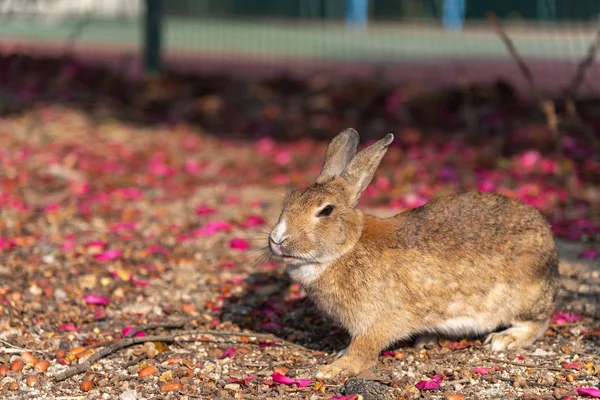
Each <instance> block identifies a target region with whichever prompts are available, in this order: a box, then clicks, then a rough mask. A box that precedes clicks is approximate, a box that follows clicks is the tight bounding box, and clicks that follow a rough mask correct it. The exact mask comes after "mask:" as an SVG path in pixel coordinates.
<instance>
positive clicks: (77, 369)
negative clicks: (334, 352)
mask: <svg viewBox="0 0 600 400" xmlns="http://www.w3.org/2000/svg"><path fill="white" fill-rule="evenodd" d="M176 324H177V325H176ZM180 324H182V323H181V322H165V323H157V324H148V325H143V326H140V327H138V328H144V327H145V329H150V328H149V327H150V326H152V327H172V326H175V327H180V326H182V325H180ZM134 330H135V328H134ZM134 330H132V331H131V332H133V331H134ZM139 330H142V329H139ZM139 330H138V332H139ZM131 332H129V333H131ZM190 333H193V334H195V335H213V336H230V337H231V336H238V337H240V336H248V337H254V338H257V339H269V340H273V341H278V342H280V343H283V344H285V345H287V346H291V347H295V348H297V349H300V350H302V351H311V350H309V349H306V348H304V347H302V346H300V345H297V344H295V343H291V342H288V341H285V340H283V339H279V338H277V337H275V336H273V335H270V334H265V333H244V332H229V331H211V330H200V331H193V332H186V333H183V334H180V335H154V336H140V337H132V336H126V337H124V338H123V339H119V340H114V341H109V342H104V343H101V344H96V345H94V346H91V347H92V348H93V347H99V346H106V347H104V348H103V349H101V350H99V351H97V352H96V353H94V355H92V356H91V357H90V358H89V359H87V360H85V361H82V362H81V363H79V364H77V365H76V366H73V367H71V368H68V369H66V370H64V371H63V372H60V373H58V374H56V375H55V376H54V380H55V381H56V382H60V381H64V380H65V379H68V378H70V377H72V376H74V375H77V374H80V373H83V372H85V371H87V370H88V369H89V368H90V367H91V366H92V365H93V364H94V363H95V362H96V361H98V360H100V359H102V358H104V357H107V356H109V355H111V354H113V353H115V352H117V351H119V350H121V349H124V348H126V347H129V346H133V345H135V344H141V343H146V342H165V343H185V342H198V341H202V340H204V338H203V337H201V336H198V337H194V338H182V337H181V336H183V335H189V334H190ZM134 334H135V333H134ZM134 334H132V335H134Z"/></svg>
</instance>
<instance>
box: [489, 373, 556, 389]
mask: <svg viewBox="0 0 600 400" xmlns="http://www.w3.org/2000/svg"><path fill="white" fill-rule="evenodd" d="M490 378H491V379H497V380H499V381H504V382H510V383H514V382H515V379H512V378H505V377H503V376H491V377H490ZM525 382H527V385H532V386H539V387H554V385H550V384H549V383H538V382H536V381H528V380H527V379H525Z"/></svg>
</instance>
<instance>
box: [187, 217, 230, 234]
mask: <svg viewBox="0 0 600 400" xmlns="http://www.w3.org/2000/svg"><path fill="white" fill-rule="evenodd" d="M231 229H232V226H231V224H230V223H229V222H226V221H218V220H217V221H211V222H208V223H207V224H206V225H204V226H203V227H202V228H200V229H196V230H195V231H194V232H193V235H194V236H195V237H198V236H212V235H214V234H215V233H217V232H219V231H225V232H229V231H231Z"/></svg>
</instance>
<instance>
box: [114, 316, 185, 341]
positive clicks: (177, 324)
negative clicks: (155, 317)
mask: <svg viewBox="0 0 600 400" xmlns="http://www.w3.org/2000/svg"><path fill="white" fill-rule="evenodd" d="M186 322H187V320H184V321H164V322H153V323H150V324H146V325H138V326H136V327H134V328H133V329H132V330H130V331H129V332H127V335H125V336H124V337H125V338H130V337H133V336H134V335H136V334H137V333H139V332H142V331H149V330H151V329H156V328H165V329H177V328H183V326H184V325H185V323H186Z"/></svg>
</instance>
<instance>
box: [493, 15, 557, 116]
mask: <svg viewBox="0 0 600 400" xmlns="http://www.w3.org/2000/svg"><path fill="white" fill-rule="evenodd" d="M487 17H488V19H489V20H490V22H491V23H492V25H494V29H495V30H496V33H498V35H500V38H501V39H502V41H503V42H504V45H505V46H506V48H507V49H508V52H509V53H510V55H511V56H512V58H513V59H514V60H515V61H516V63H517V66H518V67H519V69H520V70H521V73H522V74H523V75H524V76H525V80H526V81H527V85H528V86H529V90H530V91H531V93H532V94H533V96H534V97H535V99H536V100H537V102H538V104H539V106H540V108H543V103H544V100H545V99H544V96H543V95H542V93H541V92H540V91H539V89H538V87H537V85H536V84H535V81H534V79H533V75H532V73H531V70H530V69H529V67H528V66H527V64H525V61H523V59H522V58H521V55H520V54H519V52H518V51H517V48H516V47H515V45H514V43H513V41H512V40H511V39H510V38H509V37H508V35H507V34H506V31H504V28H503V27H502V25H501V24H500V21H499V20H498V17H496V14H494V13H493V12H489V13H488V14H487Z"/></svg>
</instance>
